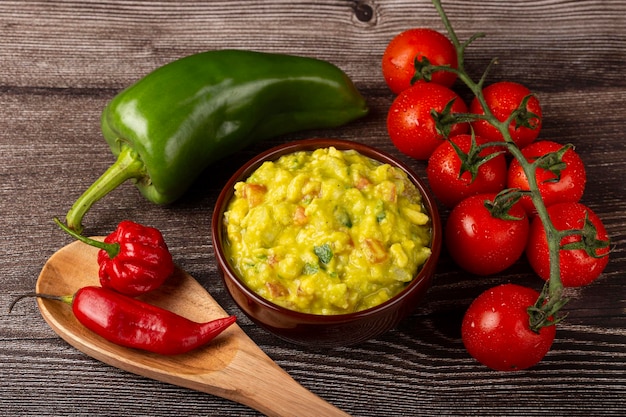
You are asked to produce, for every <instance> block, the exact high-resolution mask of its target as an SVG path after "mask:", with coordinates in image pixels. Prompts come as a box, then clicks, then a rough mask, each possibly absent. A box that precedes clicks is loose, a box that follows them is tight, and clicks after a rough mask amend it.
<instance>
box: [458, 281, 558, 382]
mask: <svg viewBox="0 0 626 417" xmlns="http://www.w3.org/2000/svg"><path fill="white" fill-rule="evenodd" d="M538 297H539V293H538V292H537V291H535V290H533V289H532V288H527V287H523V286H520V285H516V284H503V285H500V286H497V287H494V288H491V289H489V290H487V291H485V292H483V293H482V294H481V295H479V296H478V298H476V299H475V300H474V301H473V302H472V304H471V305H470V306H469V308H468V309H467V312H466V313H465V316H464V317H463V322H462V324H461V337H462V340H463V344H464V345H465V348H466V349H467V352H468V353H469V354H470V355H471V356H472V357H473V358H474V359H476V360H477V361H478V362H480V363H482V364H483V365H485V366H488V367H489V368H492V369H495V370H498V371H518V370H522V369H526V368H530V367H531V366H534V365H536V364H537V363H539V362H540V361H541V360H542V359H543V358H544V357H545V355H546V354H547V353H548V351H549V350H550V347H551V346H552V342H553V341H554V336H555V334H556V326H555V325H549V326H545V327H542V328H541V329H539V332H538V333H537V332H534V331H533V330H531V329H530V324H529V315H528V312H527V309H528V307H530V306H532V305H534V304H535V302H536V301H537V298H538Z"/></svg>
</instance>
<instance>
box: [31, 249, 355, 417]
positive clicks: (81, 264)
mask: <svg viewBox="0 0 626 417" xmlns="http://www.w3.org/2000/svg"><path fill="white" fill-rule="evenodd" d="M100 239H101V238H100ZM97 251H98V249H96V248H94V247H92V246H89V245H87V244H84V243H82V242H78V241H77V242H74V243H71V244H69V245H67V246H65V247H63V248H62V249H60V250H59V251H58V252H56V253H55V254H54V255H52V257H50V259H49V260H48V261H47V262H46V264H45V265H44V267H43V269H42V271H41V274H40V275H39V279H38V280H37V287H36V290H37V292H38V293H45V294H52V295H70V294H74V293H75V292H76V291H77V290H78V289H79V288H81V287H83V286H86V285H98V284H99V282H98V264H97V261H96V254H97ZM142 299H144V300H145V301H147V302H149V303H152V304H156V305H159V306H161V307H163V308H166V309H168V310H171V311H174V312H176V313H178V314H180V315H182V316H185V317H187V318H189V319H191V320H195V321H208V320H212V319H216V318H218V317H224V316H226V315H227V314H226V312H225V311H224V310H223V309H222V308H221V307H220V305H219V304H218V303H217V302H216V301H215V300H214V299H213V298H212V297H211V295H210V294H209V293H208V292H207V291H206V290H205V289H204V288H203V287H202V286H201V285H200V284H199V283H198V282H197V281H196V280H195V279H194V278H193V277H191V276H190V275H189V274H187V273H186V272H184V271H182V270H181V269H177V270H176V271H175V272H174V275H173V276H172V277H170V278H169V279H168V280H167V282H166V283H165V284H164V285H163V286H162V287H161V288H159V289H158V290H156V291H153V292H152V293H150V294H149V295H145V296H143V297H142ZM38 304H39V309H40V310H41V314H42V316H43V318H44V319H45V320H46V322H47V323H48V324H49V325H50V327H52V329H53V330H54V331H55V332H56V333H57V334H58V335H59V336H61V337H62V338H63V339H64V340H65V341H67V342H68V343H69V344H70V345H72V346H74V347H75V348H77V349H78V350H80V351H81V352H84V353H86V354H87V355H89V356H91V357H93V358H95V359H98V360H100V361H102V362H104V363H107V364H109V365H111V366H115V367H117V368H120V369H123V370H126V371H128V372H132V373H135V374H137V375H142V376H144V377H147V378H152V379H155V380H158V381H163V382H167V383H170V384H174V385H179V386H181V387H186V388H190V389H193V390H197V391H202V392H206V393H208V394H212V395H216V396H219V397H223V398H227V399H229V400H232V401H235V402H238V403H241V404H245V405H247V406H249V407H251V408H253V409H255V410H258V411H260V412H262V413H264V414H266V415H268V416H283V417H286V416H289V417H293V416H329V417H331V416H333V417H334V416H344V417H345V416H349V415H348V414H346V413H344V412H343V411H341V410H339V409H338V408H336V407H334V406H332V405H331V404H329V403H327V402H326V401H324V400H323V399H321V398H320V397H318V396H317V395H315V394H313V393H312V392H311V391H308V390H307V389H306V388H304V387H303V386H301V385H300V384H298V383H297V382H296V381H295V380H294V379H293V378H291V376H289V374H288V373H287V372H285V371H284V370H283V369H281V368H280V367H279V366H278V365H277V364H276V363H275V362H274V361H272V360H271V359H270V358H269V357H268V356H267V355H266V354H265V353H264V352H263V351H262V350H261V349H260V348H259V347H258V346H257V345H256V344H255V343H254V342H253V341H252V340H251V339H250V338H249V337H248V336H247V335H246V334H245V333H244V332H243V330H241V328H240V327H239V326H238V325H237V324H234V325H232V326H230V327H229V328H228V329H227V330H226V331H224V332H223V333H222V334H220V335H219V336H218V337H217V338H216V339H214V340H213V341H212V342H211V343H209V344H208V345H207V346H205V347H202V348H199V349H196V350H194V351H191V352H189V353H186V354H183V355H176V356H161V355H157V354H152V353H147V352H144V351H140V350H135V349H129V348H125V347H121V346H118V345H115V344H113V343H110V342H108V341H106V340H105V339H103V338H101V337H100V336H98V335H96V334H95V333H93V332H91V331H89V330H87V329H86V328H85V327H83V326H82V324H80V323H79V322H78V321H77V320H76V319H75V318H74V315H73V314H72V311H71V308H69V307H68V306H67V305H66V304H65V303H61V302H58V301H54V300H45V299H41V298H40V299H38Z"/></svg>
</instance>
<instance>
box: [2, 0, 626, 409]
mask: <svg viewBox="0 0 626 417" xmlns="http://www.w3.org/2000/svg"><path fill="white" fill-rule="evenodd" d="M444 7H445V9H446V10H447V12H448V14H449V17H450V19H451V20H452V22H453V25H454V27H455V28H456V31H457V33H458V35H459V36H460V37H461V38H462V39H467V38H468V37H469V36H470V35H471V34H473V33H475V32H479V31H484V32H486V33H487V37H486V38H484V39H482V40H480V41H477V42H476V43H475V45H474V46H473V47H471V48H470V49H469V51H468V56H467V66H468V68H469V70H470V71H472V72H473V73H474V74H476V76H478V75H479V74H480V73H481V72H482V70H483V69H484V68H485V66H486V64H487V63H488V62H489V60H490V59H491V58H492V57H499V65H498V66H497V67H496V68H495V70H494V71H493V73H492V74H491V76H490V81H497V80H502V79H509V80H513V81H518V82H521V83H523V84H526V85H528V86H529V87H530V88H531V89H532V90H533V91H535V92H536V93H537V94H538V96H539V97H540V100H541V102H542V104H543V108H544V127H543V131H542V134H541V136H542V138H544V139H550V140H555V141H558V142H562V143H565V142H571V143H573V144H575V145H576V148H577V150H578V151H579V152H580V154H581V155H582V158H583V160H584V162H585V164H586V167H587V170H588V184H587V189H586V192H585V195H584V197H583V202H584V203H585V204H587V205H588V206H590V207H591V208H592V209H593V210H594V211H596V213H597V214H599V215H600V217H601V218H602V220H603V221H604V223H605V225H606V227H607V229H608V231H609V233H610V235H611V238H612V242H613V252H612V254H611V262H610V264H609V266H608V267H607V269H606V270H605V272H604V274H603V275H602V277H601V278H600V279H598V280H597V281H596V282H595V283H593V284H592V285H590V286H588V287H585V288H580V289H576V290H572V291H570V295H571V296H572V301H571V303H570V304H569V305H568V306H567V308H566V310H567V312H568V313H569V316H568V317H567V319H566V321H565V322H564V323H563V324H562V325H560V326H559V330H558V332H557V340H556V341H555V343H554V346H553V349H552V350H551V352H550V353H549V354H548V355H547V357H546V358H545V359H544V360H543V361H542V362H541V363H540V364H539V365H537V366H536V367H535V368H533V369H531V370H527V371H521V372H518V373H498V372H493V371H490V370H488V369H486V368H485V367H483V366H481V365H479V364H478V363H476V362H475V361H474V360H472V359H471V358H470V357H469V356H468V355H467V353H466V352H465V350H464V348H463V345H462V342H461V339H460V332H459V323H460V319H461V317H462V314H463V312H464V310H465V309H466V308H467V306H468V305H469V303H470V302H471V300H472V299H473V298H474V297H475V296H476V295H478V294H479V293H480V292H481V291H482V290H484V289H486V288H488V287H490V286H493V285H496V284H498V283H502V282H509V281H511V282H518V283H522V284H525V285H530V286H532V287H535V288H540V286H541V283H540V281H539V280H538V278H536V277H535V276H533V274H532V272H531V271H530V269H529V267H528V266H527V264H526V262H525V261H520V262H518V264H516V265H515V266H513V267H512V268H511V269H510V270H509V271H507V272H506V273H504V274H500V275H499V276H494V277H487V278H478V277H475V276H471V275H469V274H467V273H463V272H461V271H460V270H459V269H458V268H457V267H455V266H454V265H453V263H452V262H451V260H450V259H449V257H448V256H447V255H446V254H445V253H444V254H443V255H442V257H441V260H440V265H439V269H438V273H437V275H436V279H435V283H434V286H433V287H432V289H431V290H430V292H429V293H428V295H427V298H426V299H425V300H424V302H423V303H422V304H420V305H419V306H417V308H416V310H415V313H414V314H413V315H411V316H410V317H409V318H408V319H406V320H405V321H404V322H403V323H402V324H401V325H400V326H399V327H398V328H397V329H395V330H393V331H391V332H389V333H388V334H386V335H384V336H382V337H380V338H378V339H376V340H371V341H368V342H366V343H363V344H361V345H358V346H353V347H348V348H336V349H327V350H314V349H307V348H303V347H298V346H293V345H290V344H287V343H284V342H282V341H280V340H278V339H276V338H275V337H274V336H272V335H270V334H268V333H266V332H265V331H263V330H261V329H260V328H258V327H256V326H255V325H253V324H252V323H251V322H250V321H249V320H248V319H247V318H246V317H244V316H243V315H242V314H241V312H240V311H238V310H237V308H236V306H235V305H234V304H233V302H232V300H231V299H230V298H229V296H228V294H227V293H226V292H225V290H224V288H223V286H222V283H221V281H220V278H219V275H218V272H217V270H216V265H215V260H214V256H213V248H212V242H211V238H210V233H209V230H210V223H209V221H210V216H211V213H212V209H213V205H214V203H215V200H216V197H217V194H218V192H219V190H220V188H221V187H222V186H223V184H224V182H225V180H226V178H227V177H228V176H229V175H230V174H231V173H232V172H233V171H234V170H235V169H236V167H238V166H239V165H240V164H241V163H243V162H244V161H246V160H247V159H248V158H250V157H252V156H253V155H255V154H256V153H258V152H260V151H262V150H264V149H267V148H269V147H270V146H272V145H275V144H277V143H283V142H287V141H290V140H294V139H298V138H305V137H310V136H334V137H340V138H345V139H352V140H355V141H361V142H365V143H368V144H372V145H374V146H377V147H379V148H381V149H384V150H386V151H389V152H391V153H393V154H395V155H397V156H399V157H400V158H401V159H403V160H404V161H406V162H407V163H408V164H409V165H410V166H411V167H412V168H413V169H414V170H415V171H416V172H417V173H418V174H420V175H424V171H425V164H424V163H423V162H419V161H413V160H409V159H408V158H407V157H404V156H403V155H400V154H399V153H398V152H397V151H395V149H394V148H393V146H392V144H391V143H390V141H389V139H388V136H387V133H386V128H385V117H386V111H387V109H388V108H389V106H390V104H391V102H392V99H393V95H392V94H391V92H390V91H389V90H388V89H387V87H386V85H385V83H384V81H383V79H382V74H381V70H380V58H381V55H382V53H383V50H384V48H385V46H386V43H387V42H388V41H389V40H390V39H391V38H392V37H393V36H394V35H395V34H397V33H399V32H400V31H402V30H405V29H408V28H410V27H416V26H426V27H432V28H436V29H439V30H443V26H442V24H441V21H440V19H439V17H438V15H437V13H436V11H435V9H434V7H433V6H432V4H431V3H430V2H429V1H426V0H423V1H418V0H414V1H409V0H364V1H358V0H357V1H348V0H326V1H304V0H290V1H278V0H272V1H265V0H258V1H251V0H238V1H203V2H195V1H183V2H162V1H161V2H153V1H108V2H100V1H84V2H76V1H55V2H38V1H6V0H5V1H2V2H0V28H1V29H0V109H1V110H0V111H1V113H0V135H1V140H0V150H1V155H2V159H1V164H0V179H1V182H0V201H1V204H2V213H1V214H2V215H1V216H0V233H1V234H0V241H1V242H2V244H1V245H0V253H1V258H0V259H1V261H0V288H1V291H0V321H1V324H0V375H1V377H0V410H2V413H3V415H7V416H8V415H10V416H27V415H33V416H35V415H36V416H60V415H72V416H79V415H81V416H82V415H84V416H87V415H107V416H112V415H133V416H152V417H156V416H180V415H202V416H226V415H228V416H250V415H257V413H256V412H254V411H253V410H251V409H249V408H247V407H244V406H242V405H239V404H235V403H232V402H229V401H226V400H223V399H221V398H217V397H213V396H210V395H206V394H202V393H198V392H194V391H190V390H187V389H183V388H178V387H176V386H171V385H167V384H163V383H159V382H155V381H152V380H147V379H144V378H142V377H138V376H136V375H133V374H130V373H126V372H124V371H120V370H118V369H115V368H112V367H110V366H108V365H104V364H102V363H100V362H97V361H95V360H93V359H91V358H90V357H87V356H85V355H84V354H82V353H80V352H78V351H77V350H75V349H74V348H72V347H71V346H69V345H68V344H67V343H65V342H64V341H63V340H61V339H60V338H59V337H57V335H56V334H55V333H54V332H53V331H52V330H51V329H50V328H49V327H48V326H47V325H46V323H45V322H44V321H43V319H42V318H41V316H40V314H39V311H38V309H37V307H36V304H35V302H34V301H32V300H30V301H23V302H22V303H21V304H19V305H17V306H16V307H15V309H14V311H13V312H12V313H11V314H8V313H7V307H8V305H9V304H10V302H11V301H12V300H13V299H14V298H15V297H16V296H18V295H19V294H23V293H25V292H29V291H32V289H33V288H34V285H35V281H36V279H37V276H38V274H39V272H40V270H41V268H42V266H43V264H44V263H45V261H46V260H47V259H48V258H49V257H50V256H51V255H52V254H53V253H54V252H55V251H56V250H58V249H59V248H61V247H62V246H64V245H65V244H67V243H69V242H70V241H71V238H69V237H68V236H66V235H65V234H64V233H62V232H61V231H60V230H59V229H58V228H57V227H56V226H55V225H54V224H53V222H52V218H53V216H63V215H64V214H65V212H66V211H67V209H68V208H69V206H70V205H71V204H72V202H73V201H74V199H75V198H76V197H77V196H78V195H79V194H80V193H81V192H82V191H83V190H84V189H85V188H86V187H87V186H88V185H89V184H90V183H91V182H92V181H93V180H94V179H95V178H96V177H97V176H98V175H100V173H101V172H102V171H104V169H105V168H106V167H107V166H108V165H109V164H110V163H112V161H113V157H112V155H111V154H110V152H109V150H108V148H107V146H106V144H105V143H104V141H103V140H102V138H101V135H100V127H99V116H100V112H101V111H102V109H103V107H104V105H105V103H106V102H107V100H109V99H110V98H111V97H113V96H114V95H115V94H116V93H117V92H118V91H119V90H121V89H122V88H123V87H125V86H126V85H128V84H130V83H132V82H133V81H135V80H136V79H138V78H139V77H141V76H142V75H144V74H146V73H147V72H149V71H151V70H152V69H154V68H155V67H158V66H160V65H162V64H165V63H167V62H169V61H171V60H174V59H176V58H178V57H181V56H184V55H188V54H191V53H194V52H198V51H203V50H209V49H219V48H245V49H256V50H262V51H274V52H284V53H293V54H303V55H309V56H313V57H317V58H321V59H325V60H329V61H331V62H334V63H335V64H337V65H338V66H340V67H341V68H342V69H343V70H345V71H346V72H347V73H348V74H349V75H350V76H351V77H352V78H353V80H354V81H355V83H356V85H357V86H358V88H359V89H360V90H361V91H362V92H363V94H364V95H365V96H366V97H367V99H368V101H369V103H370V106H371V114H370V115H369V116H368V117H367V118H366V119H364V120H360V121H358V122H356V123H353V124H350V125H348V126H345V127H342V128H338V129H335V130H330V131H314V132H302V133H298V134H293V135H289V136H285V137H281V138H277V139H274V140H270V141H267V142H264V143H262V144H258V145H256V146H253V147H251V148H249V149H246V150H245V151H243V152H240V153H238V154H237V155H235V156H233V157H231V158H228V159H227V160H226V161H225V162H224V163H223V164H221V165H220V170H219V171H216V172H208V173H207V174H206V175H203V176H202V177H201V178H199V179H198V181H197V182H196V184H195V185H194V187H193V189H192V190H191V191H190V192H189V193H188V194H187V195H186V196H185V197H184V198H183V199H182V200H180V201H179V202H177V203H175V204H173V205H171V206H167V207H158V206H155V205H153V204H151V203H148V202H146V201H145V200H144V199H143V198H142V197H141V196H140V195H139V193H138V192H137V191H136V189H135V188H134V187H133V186H132V185H130V184H126V185H125V186H123V187H121V188H120V189H118V190H117V191H115V192H114V193H113V194H111V195H109V196H108V197H106V198H105V199H104V200H102V201H101V202H100V203H98V204H96V206H94V208H93V209H92V211H91V212H90V213H89V214H88V216H87V218H86V219H85V222H86V225H87V229H86V232H87V233H89V234H94V235H98V234H106V233H109V232H110V231H111V230H112V229H113V228H114V227H115V225H116V224H117V222H119V221H120V220H122V219H124V218H129V219H132V220H135V221H138V222H141V223H145V224H150V225H153V226H155V227H158V228H159V229H161V230H162V231H163V233H164V234H165V236H166V239H167V241H168V243H169V245H170V248H171V250H172V253H173V255H174V257H175V260H176V262H177V263H178V264H179V265H180V266H181V267H182V268H184V269H185V270H187V271H188V272H189V273H191V274H192V275H193V276H194V277H196V278H197V279H198V280H199V281H200V282H201V283H202V285H204V286H205V287H206V288H207V289H208V290H209V291H210V292H211V294H212V295H213V296H214V297H215V298H216V299H217V300H218V301H219V302H220V304H221V305H222V306H223V307H224V308H225V309H226V310H227V311H229V312H232V313H235V314H237V313H239V314H240V324H241V326H242V327H243V329H244V330H245V331H246V332H247V333H248V335H249V336H250V337H251V338H252V339H253V340H254V341H256V342H257V343H258V344H259V345H260V346H261V348H262V349H263V350H264V351H265V352H266V353H267V354H268V355H269V356H270V357H272V358H273V359H274V360H275V361H276V362H277V363H278V364H280V365H281V366H282V367H283V368H284V369H285V370H286V371H287V372H289V374H291V375H292V376H293V378H294V379H296V380H297V381H298V382H300V383H301V384H302V385H304V386H305V387H307V388H308V389H310V390H311V391H313V392H315V393H316V394H318V395H319V396H321V397H322V398H324V399H326V400H327V401H329V402H331V403H332V404H334V405H336V406H337V407H339V408H341V409H343V410H344V411H346V412H348V413H349V414H351V415H354V416H364V417H373V416H400V415H406V416H435V415H436V416H441V415H451V416H460V415H471V416H476V415H481V416H503V415H518V416H539V415H552V416H559V415H563V416H565V415H567V416H599V415H615V416H617V415H626V330H625V328H626V313H625V312H626V292H625V290H624V281H623V279H624V270H625V269H626V255H625V251H624V242H625V240H626V200H625V198H624V195H625V194H626V189H625V187H624V183H625V179H626V176H625V167H626V162H625V161H626V145H625V143H626V142H625V140H624V128H625V126H626V77H624V66H625V64H626V29H625V28H626V2H624V1H617V0H613V1H609V0H607V1H601V0H584V1H576V2H572V1H564V0H547V1H538V2H527V1H522V0H512V1H489V2H478V1H475V2H469V1H458V0H450V1H444ZM445 215H446V212H445V211H444V213H443V216H444V217H445ZM316 415H317V414H316V413H315V410H311V416H316Z"/></svg>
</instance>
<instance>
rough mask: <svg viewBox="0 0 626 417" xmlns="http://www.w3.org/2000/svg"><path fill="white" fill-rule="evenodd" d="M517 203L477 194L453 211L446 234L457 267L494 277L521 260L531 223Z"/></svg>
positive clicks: (501, 196) (489, 195)
mask: <svg viewBox="0 0 626 417" xmlns="http://www.w3.org/2000/svg"><path fill="white" fill-rule="evenodd" d="M516 201H517V200H516V199H515V198H513V199H511V198H510V197H509V196H507V195H505V194H502V195H500V196H498V198H496V194H495V193H491V194H478V195H474V196H471V197H468V198H466V199H465V200H463V201H461V202H460V203H459V204H457V205H456V206H455V207H454V208H453V209H452V211H451V212H450V216H449V217H448V220H447V222H446V226H445V231H444V233H445V242H446V246H447V249H448V252H449V253H450V256H451V257H452V259H453V260H454V262H456V264H457V265H459V266H460V267H461V268H463V269H464V270H465V271H468V272H471V273H473V274H476V275H492V274H496V273H498V272H502V271H504V270H505V269H507V268H508V267H510V266H511V265H513V264H514V263H515V262H516V261H517V260H518V259H519V258H520V257H521V256H522V254H523V253H524V249H525V248H526V242H527V239H528V230H529V222H528V218H527V217H526V213H525V212H524V209H523V208H522V206H521V205H520V204H518V203H517V202H516ZM486 202H487V204H485V203H486Z"/></svg>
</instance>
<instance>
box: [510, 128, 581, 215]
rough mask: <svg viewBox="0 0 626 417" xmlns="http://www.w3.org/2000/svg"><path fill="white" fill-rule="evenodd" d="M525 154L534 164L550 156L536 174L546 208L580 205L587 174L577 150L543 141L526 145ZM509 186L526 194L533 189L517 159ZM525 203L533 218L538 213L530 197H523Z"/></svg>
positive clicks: (514, 162)
mask: <svg viewBox="0 0 626 417" xmlns="http://www.w3.org/2000/svg"><path fill="white" fill-rule="evenodd" d="M559 151H560V152H561V154H560V155H559V154H558V152H559ZM522 154H523V155H524V157H525V158H526V159H527V160H528V161H531V162H532V161H535V160H537V159H538V158H542V157H543V158H548V156H549V159H545V160H544V161H543V162H544V163H542V164H540V166H539V167H538V168H537V170H536V172H535V177H536V178H537V185H538V188H539V193H540V194H541V197H542V199H543V203H544V204H545V205H546V206H551V205H553V204H555V203H564V202H568V201H569V202H577V201H579V200H580V199H581V197H582V196H583V193H584V191H585V183H586V182H587V174H586V172H585V165H584V164H583V161H582V159H581V158H580V156H579V155H578V154H577V153H576V151H574V149H572V148H570V147H567V148H564V147H563V145H560V144H558V143H556V142H551V141H547V140H543V141H538V142H534V143H531V144H530V145H528V146H526V147H525V148H523V149H522ZM563 164H565V165H564V166H563ZM507 187H509V188H518V189H520V190H524V191H528V190H529V189H530V187H529V185H528V177H526V174H525V173H524V170H523V168H522V166H521V165H520V163H519V161H518V160H517V159H514V160H513V161H512V162H511V166H510V167H509V171H508V174H507ZM522 204H523V206H524V209H525V210H526V212H527V213H529V214H531V215H534V214H535V213H536V210H535V207H534V205H533V203H532V200H531V199H530V196H524V197H522Z"/></svg>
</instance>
